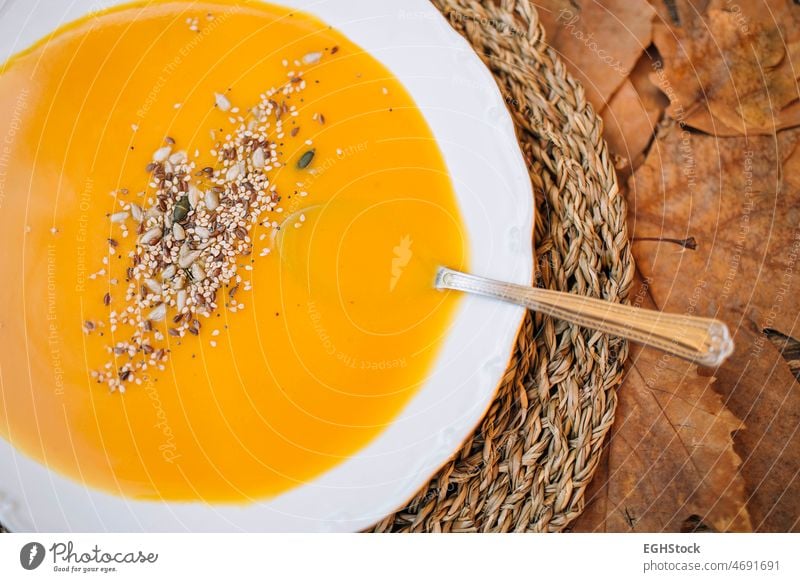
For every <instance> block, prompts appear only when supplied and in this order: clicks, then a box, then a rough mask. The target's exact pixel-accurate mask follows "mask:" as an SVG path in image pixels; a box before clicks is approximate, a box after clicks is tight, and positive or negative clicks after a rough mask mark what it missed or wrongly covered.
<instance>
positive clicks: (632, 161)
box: [600, 54, 669, 174]
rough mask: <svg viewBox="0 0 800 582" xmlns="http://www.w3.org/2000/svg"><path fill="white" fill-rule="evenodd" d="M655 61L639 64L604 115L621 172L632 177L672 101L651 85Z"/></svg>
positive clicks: (606, 132)
mask: <svg viewBox="0 0 800 582" xmlns="http://www.w3.org/2000/svg"><path fill="white" fill-rule="evenodd" d="M652 71H653V61H652V59H651V57H650V56H649V55H647V54H644V55H642V58H640V59H639V62H638V63H636V66H635V67H634V69H633V71H632V72H631V75H630V77H629V78H628V79H627V80H626V81H625V82H624V83H623V84H622V86H621V87H620V88H619V90H618V91H617V92H616V93H614V96H613V97H611V102H610V103H609V104H608V106H607V107H606V108H605V109H604V110H603V111H602V113H601V114H600V115H601V117H602V118H603V125H604V128H605V129H604V132H603V137H605V139H606V142H607V143H608V148H609V150H610V151H611V153H612V154H614V156H615V165H616V167H617V170H619V171H620V172H621V173H623V174H628V173H630V172H631V171H633V170H634V169H636V168H637V167H638V166H639V165H640V163H641V162H642V161H643V160H644V154H645V150H646V149H647V146H648V145H649V144H650V141H651V140H652V139H653V135H654V133H655V129H656V125H657V124H658V122H659V120H660V119H661V116H662V115H663V112H664V110H665V109H666V107H667V105H669V100H668V99H667V98H666V96H665V95H664V94H663V93H662V92H661V91H660V90H659V89H658V87H656V86H655V85H654V84H653V83H652V82H651V81H650V74H651V72H652Z"/></svg>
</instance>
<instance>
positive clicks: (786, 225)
mask: <svg viewBox="0 0 800 582" xmlns="http://www.w3.org/2000/svg"><path fill="white" fill-rule="evenodd" d="M799 142H800V130H791V131H784V132H781V133H779V134H777V135H775V136H753V137H750V138H749V139H748V138H744V137H740V138H724V139H719V138H715V137H713V136H709V135H704V134H698V133H692V132H688V131H684V130H682V129H681V128H680V126H679V125H677V124H673V125H672V127H670V128H669V129H668V130H666V131H665V133H664V134H663V135H662V136H661V137H660V138H659V139H658V140H656V141H655V142H654V144H653V146H652V147H651V149H650V153H649V155H648V159H647V161H646V163H645V164H644V165H643V166H641V167H640V168H639V169H638V170H637V172H636V173H635V175H634V177H633V178H632V179H631V181H630V183H629V194H628V198H629V201H630V208H631V216H630V225H631V229H632V230H633V236H634V237H645V238H651V237H670V238H676V239H684V238H687V237H690V236H691V237H694V238H695V239H696V241H697V245H698V246H697V249H696V250H694V251H684V250H681V249H680V247H678V246H676V245H673V244H670V243H666V242H664V243H652V242H637V243H634V245H633V251H634V256H635V257H636V261H637V265H638V268H639V270H640V272H641V273H642V275H643V276H644V277H646V278H647V279H648V280H649V282H650V293H651V295H652V297H653V298H654V300H655V303H656V305H657V306H658V307H659V308H661V309H664V310H666V311H673V312H679V313H687V312H688V313H695V314H698V315H705V316H715V317H719V318H721V319H723V320H725V321H726V322H727V323H728V325H729V326H730V327H731V330H732V331H733V332H734V334H735V340H736V343H737V349H736V352H735V354H734V355H733V356H732V357H731V359H730V360H729V361H728V362H726V363H725V364H724V365H723V366H722V367H721V368H720V369H719V370H717V371H716V372H715V375H716V376H717V378H718V381H717V383H716V384H715V386H714V388H715V390H717V391H718V392H720V393H721V394H722V395H723V396H724V397H725V404H726V405H727V406H728V407H729V408H730V410H731V411H732V412H733V413H734V414H736V415H737V416H738V417H739V418H741V419H742V421H743V422H744V424H745V426H746V428H745V429H744V430H742V431H740V432H739V433H738V434H737V435H736V437H735V443H736V451H737V452H738V453H739V454H740V456H741V457H742V459H743V461H744V465H743V468H742V476H743V477H744V480H745V484H746V489H747V495H748V511H749V514H750V518H751V521H752V524H753V526H754V528H756V529H759V530H766V531H791V530H796V529H798V528H800V522H799V521H798V520H800V476H798V469H800V385H798V384H797V383H796V380H795V378H794V376H793V375H792V373H791V371H790V370H789V367H788V365H787V362H786V361H785V360H784V359H783V358H782V357H781V356H780V353H779V352H778V351H777V350H776V349H775V347H774V345H773V344H772V342H770V341H769V339H768V338H767V336H766V335H765V333H764V330H777V331H778V332H780V333H781V334H783V335H785V336H788V337H793V338H798V337H800V319H798V317H799V315H800V188H799V187H798V186H799V184H798V182H797V178H796V175H797V174H798V170H800V168H797V165H798V164H799V163H800V154H798V151H797V150H798V147H799V146H798V143H799ZM623 395H624V388H623Z"/></svg>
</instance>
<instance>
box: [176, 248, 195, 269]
mask: <svg viewBox="0 0 800 582" xmlns="http://www.w3.org/2000/svg"><path fill="white" fill-rule="evenodd" d="M199 257H200V251H190V252H188V253H186V254H185V255H183V256H182V257H180V258H179V259H178V266H179V267H180V268H181V269H188V268H189V267H191V266H192V263H194V262H195V261H196V260H197V259H198V258H199Z"/></svg>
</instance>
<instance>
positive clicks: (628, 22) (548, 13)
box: [534, 0, 655, 111]
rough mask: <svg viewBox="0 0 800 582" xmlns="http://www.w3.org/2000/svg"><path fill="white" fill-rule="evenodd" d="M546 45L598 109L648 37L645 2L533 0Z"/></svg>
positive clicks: (619, 83)
mask: <svg viewBox="0 0 800 582" xmlns="http://www.w3.org/2000/svg"><path fill="white" fill-rule="evenodd" d="M534 4H535V5H536V9H537V11H538V13H539V18H540V20H541V22H542V25H543V26H544V28H545V31H546V34H547V43H548V44H549V45H551V46H552V47H553V48H555V49H556V51H557V52H558V54H559V55H560V56H561V58H562V59H563V60H564V63H565V64H566V66H567V68H568V69H569V70H570V72H571V73H572V74H573V75H574V76H575V77H576V78H577V79H579V80H580V81H581V82H582V84H583V87H584V89H585V91H586V98H587V100H588V101H589V102H590V103H591V104H592V105H594V107H595V110H596V111H602V110H603V108H604V107H605V106H606V104H607V103H608V102H609V100H610V99H611V96H612V95H613V94H614V93H615V92H616V91H617V89H619V88H620V86H622V84H623V83H624V81H625V79H627V77H628V75H629V74H630V72H631V71H632V70H633V67H634V65H635V64H636V62H637V61H638V60H639V57H640V56H641V54H642V52H643V51H644V50H645V48H647V46H648V45H649V44H650V41H651V38H652V21H653V17H654V15H655V11H654V10H653V8H652V7H651V6H650V5H649V4H648V2H647V0H536V1H535V2H534Z"/></svg>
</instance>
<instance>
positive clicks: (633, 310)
mask: <svg viewBox="0 0 800 582" xmlns="http://www.w3.org/2000/svg"><path fill="white" fill-rule="evenodd" d="M319 208H321V206H319V205H317V206H311V207H308V208H304V209H302V210H299V211H297V212H294V213H292V214H290V215H289V216H287V217H286V218H285V219H284V220H283V223H282V224H281V228H280V229H279V230H278V231H277V232H276V231H273V235H272V239H271V244H272V246H277V244H278V241H279V239H281V238H282V237H283V236H284V234H283V233H285V232H286V231H287V230H288V231H290V232H291V231H292V230H294V229H291V228H289V229H287V228H285V227H286V226H287V225H291V224H294V223H295V222H297V219H298V217H299V215H300V214H303V213H304V214H306V215H307V216H308V215H309V214H310V213H312V212H314V211H316V210H318V209H319ZM434 286H435V288H436V289H440V290H444V289H451V290H454V291H462V292H465V293H472V294H474V295H482V296H484V297H490V298H493V299H499V300H500V301H505V302H506V303H513V304H515V305H521V306H523V307H526V308H528V309H531V310H533V311H538V312H540V313H545V314H547V315H550V316H552V317H556V318H558V319H561V320H564V321H568V322H570V323H574V324H577V325H580V326H582V327H586V328H589V329H593V330H596V331H599V332H602V333H607V334H610V335H615V336H618V337H623V338H625V339H629V340H631V341H634V342H637V343H640V344H643V345H646V346H650V347H654V348H657V349H660V350H662V351H664V352H668V353H670V354H674V355H676V356H679V357H681V358H684V359H686V360H689V361H691V362H695V363H697V364H700V365H703V366H712V367H713V366H719V365H720V364H722V362H724V361H725V359H727V357H728V356H730V355H731V353H733V348H734V346H733V341H732V340H731V335H730V332H729V331H728V326H727V325H725V324H724V323H723V322H721V321H719V320H717V319H708V318H704V317H693V316H687V315H678V314H671V313H662V312H660V311H653V310H648V309H640V308H637V307H632V306H630V305H623V304H619V303H611V302H609V301H603V300H602V299H594V298H592V297H585V296H583V295H575V294H573V293H565V292H563V291H551V290H549V289H539V288H537V287H528V286H525V285H517V284H514V283H505V282H502V281H496V280H494V279H489V278H486V277H479V276H477V275H471V274H468V273H462V272H460V271H455V270H453V269H449V268H447V267H441V266H440V267H438V269H437V272H436V279H435V281H434Z"/></svg>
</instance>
